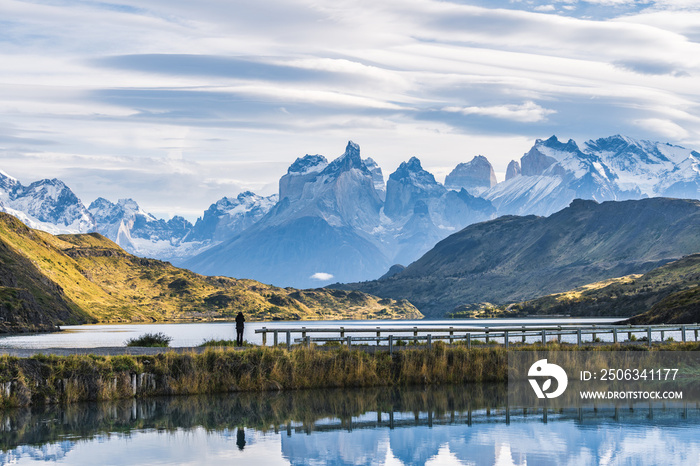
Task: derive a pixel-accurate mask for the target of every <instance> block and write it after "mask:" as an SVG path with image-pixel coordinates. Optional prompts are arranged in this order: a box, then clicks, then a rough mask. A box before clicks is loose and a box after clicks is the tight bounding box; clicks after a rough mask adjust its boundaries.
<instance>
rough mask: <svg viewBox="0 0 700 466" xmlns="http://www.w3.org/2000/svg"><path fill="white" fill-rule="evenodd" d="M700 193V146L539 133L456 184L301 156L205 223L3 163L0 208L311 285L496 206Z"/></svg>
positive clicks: (211, 267) (405, 250)
mask: <svg viewBox="0 0 700 466" xmlns="http://www.w3.org/2000/svg"><path fill="white" fill-rule="evenodd" d="M658 196H668V197H678V198H691V199H699V198H700V154H699V153H698V152H695V151H693V150H689V149H685V148H682V147H679V146H674V145H670V144H665V143H658V142H650V141H637V140H633V139H630V138H626V137H623V136H612V137H608V138H603V139H597V140H591V141H588V142H586V143H585V144H584V145H583V146H582V147H579V146H578V145H577V144H576V143H575V142H574V141H573V140H569V141H568V142H566V143H564V142H561V141H559V140H558V139H557V138H556V137H554V136H552V137H551V138H549V139H547V140H537V141H536V142H535V144H534V146H533V147H532V148H531V149H530V150H529V151H528V152H527V153H525V154H524V155H523V156H522V157H521V158H520V160H519V161H516V160H513V161H511V163H510V164H509V165H508V169H507V172H506V180H505V181H503V182H501V183H497V180H496V177H495V173H494V170H493V167H492V166H491V163H490V162H489V161H488V159H487V158H486V157H484V156H476V157H474V158H473V159H472V160H471V161H469V162H465V163H460V164H459V165H457V167H455V169H454V170H453V171H452V172H451V173H450V174H449V175H448V176H447V178H446V180H445V184H444V185H443V184H441V183H439V182H437V181H436V180H435V177H434V176H433V175H432V174H431V173H429V172H427V171H426V170H425V169H424V168H423V167H422V164H421V161H420V160H419V159H418V158H416V157H413V158H411V159H409V160H408V161H406V162H403V163H402V164H401V165H400V166H399V167H398V168H397V169H396V171H395V172H393V173H391V174H390V175H389V177H388V179H387V181H386V184H385V183H384V177H383V174H382V170H381V168H380V167H379V166H378V165H377V164H376V162H374V160H372V159H371V158H364V159H363V158H362V157H361V156H360V148H359V146H358V145H357V144H354V143H352V142H350V143H348V145H347V147H346V150H345V152H344V153H343V154H342V155H341V156H340V157H338V158H336V159H335V160H332V161H330V162H329V161H328V160H327V159H326V157H324V156H322V155H306V156H304V157H300V158H298V159H297V160H296V161H295V162H294V163H293V164H292V165H291V166H290V167H289V169H288V171H287V173H286V174H285V175H284V176H283V177H282V178H281V179H280V181H279V193H278V194H277V195H274V196H269V197H261V196H258V195H256V194H254V193H250V192H245V193H242V194H239V195H238V196H237V197H235V198H229V197H224V198H222V199H220V200H219V201H217V202H215V203H214V204H212V205H211V206H210V207H209V208H208V209H207V210H206V211H205V212H204V213H203V214H202V216H201V217H200V218H199V219H198V220H197V221H196V222H195V223H194V224H192V223H190V222H188V221H187V220H185V219H184V218H182V217H178V216H176V217H173V218H172V219H170V220H167V221H166V220H163V219H157V218H155V217H154V216H153V215H150V214H149V213H147V212H145V211H143V210H142V209H141V208H140V207H139V206H138V204H137V203H136V202H135V201H133V200H131V199H121V200H119V201H117V203H113V202H111V201H109V200H107V199H104V198H99V199H97V200H95V201H94V202H92V203H91V204H90V205H89V207H85V206H84V205H83V203H82V202H81V201H80V200H79V199H78V198H77V197H76V196H75V194H74V193H73V192H72V191H71V190H70V188H68V187H67V186H66V185H65V184H64V183H63V182H61V181H60V180H56V179H53V180H41V181H36V182H34V183H32V184H30V185H29V186H26V187H25V186H23V185H21V184H20V183H19V182H18V181H17V180H15V179H13V178H12V177H10V176H8V175H6V174H4V173H2V172H0V210H2V211H5V212H8V213H10V214H12V215H15V216H16V217H18V218H20V219H21V220H22V221H23V222H25V223H27V224H28V225H29V226H31V227H33V228H38V229H42V230H45V231H48V232H50V233H54V234H57V233H84V232H90V231H97V232H100V233H102V234H104V235H105V236H107V237H108V238H110V239H112V240H113V241H115V242H116V243H117V244H119V245H120V246H121V247H123V248H124V249H126V250H127V251H129V252H131V253H134V254H137V255H139V256H145V257H154V258H158V259H162V260H168V261H171V262H173V263H175V264H178V265H184V266H187V267H190V268H192V269H193V270H194V271H196V272H201V273H207V274H213V275H231V276H238V277H246V278H254V279H257V280H260V281H263V282H266V283H274V284H276V285H282V286H296V287H313V286H319V285H325V284H328V283H331V282H335V281H341V282H348V281H360V280H367V279H373V278H377V277H380V276H382V275H383V274H385V273H387V271H388V270H389V269H390V267H391V266H392V265H393V264H403V265H408V264H410V263H411V262H413V261H415V260H416V259H418V258H419V257H421V255H422V254H424V253H425V252H427V251H428V250H430V249H431V248H432V247H433V246H434V245H435V244H436V243H437V242H438V241H440V240H442V239H444V238H446V237H447V236H449V235H450V234H453V233H455V232H457V231H459V230H461V229H462V228H464V227H466V226H468V225H472V224H474V223H478V222H482V221H486V220H491V219H494V218H496V217H498V216H502V215H508V214H516V215H529V214H535V215H550V214H552V213H554V212H558V211H560V210H562V209H564V208H565V207H567V206H568V205H569V204H570V203H571V202H572V201H573V200H574V199H577V198H580V199H590V200H595V201H597V202H604V201H608V200H615V201H623V200H628V199H642V198H646V197H658Z"/></svg>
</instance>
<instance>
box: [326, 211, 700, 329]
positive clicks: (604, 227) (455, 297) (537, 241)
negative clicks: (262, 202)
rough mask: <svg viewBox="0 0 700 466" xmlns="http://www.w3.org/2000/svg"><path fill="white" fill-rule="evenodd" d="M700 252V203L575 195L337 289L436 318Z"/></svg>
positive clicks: (473, 230)
mask: <svg viewBox="0 0 700 466" xmlns="http://www.w3.org/2000/svg"><path fill="white" fill-rule="evenodd" d="M698 251H700V201H697V200H683V199H669V198H653V199H643V200H634V201H624V202H604V203H602V204H598V203H597V202H595V201H584V200H575V201H573V202H572V203H571V205H570V206H569V207H567V208H566V209H563V210H561V211H560V212H557V213H555V214H553V215H550V216H549V217H536V216H534V215H530V216H525V217H518V216H503V217H500V218H498V219H496V220H491V221H488V222H483V223H479V224H476V225H471V226H469V227H467V228H465V229H464V230H462V231H460V232H458V233H455V234H453V235H451V236H450V237H448V238H446V239H444V240H442V241H440V242H439V243H438V244H437V245H436V246H435V247H434V248H433V249H431V250H430V251H429V252H428V253H426V254H425V255H424V256H423V257H421V258H420V259H419V260H417V261H415V262H414V263H413V264H411V265H409V266H408V267H407V268H405V269H404V270H402V271H399V272H398V273H396V274H394V275H392V276H390V277H387V278H383V279H381V280H375V281H369V282H362V283H351V284H345V285H337V286H338V287H339V288H342V289H357V290H362V291H364V292H366V293H371V294H374V295H377V296H381V297H391V298H393V299H399V298H402V299H408V300H409V301H411V302H412V303H413V304H414V305H415V306H416V307H418V309H420V310H421V312H423V313H424V314H425V315H427V316H430V317H438V316H443V315H445V314H446V313H447V312H450V311H452V310H453V309H455V307H457V306H459V305H463V304H468V303H480V302H491V303H494V304H503V303H508V302H517V301H523V300H527V299H532V298H536V297H539V296H543V295H546V294H551V293H559V292H564V291H568V290H571V289H573V288H576V287H578V286H581V285H585V284H588V283H591V282H596V281H600V280H604V279H608V278H612V277H621V276H624V275H629V274H639V273H645V272H648V271H650V270H652V269H654V268H656V267H659V266H661V265H663V264H665V263H667V262H669V261H671V260H675V259H679V258H681V257H683V256H685V255H689V254H693V253H697V252H698ZM642 310H643V309H640V310H639V312H641V311H642Z"/></svg>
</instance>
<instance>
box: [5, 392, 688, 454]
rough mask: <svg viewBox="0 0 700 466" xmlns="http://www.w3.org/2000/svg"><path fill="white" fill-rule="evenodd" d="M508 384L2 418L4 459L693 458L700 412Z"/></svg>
mask: <svg viewBox="0 0 700 466" xmlns="http://www.w3.org/2000/svg"><path fill="white" fill-rule="evenodd" d="M506 395H507V393H506V387H505V386H504V385H475V386H448V387H437V388H427V389H423V388H409V389H387V388H378V389H363V390H325V391H320V390H313V391H311V390H309V391H298V392H281V393H259V394H234V395H230V394H226V395H220V396H207V397H179V398H158V399H149V400H140V401H134V400H129V401H122V402H116V403H90V404H88V403H85V404H79V405H71V406H67V407H65V408H61V407H59V406H49V407H43V408H32V409H21V410H12V411H7V412H5V413H2V414H0V438H1V441H0V448H1V449H2V452H1V453H0V463H2V464H8V463H17V464H30V463H36V462H42V463H43V462H58V463H70V464H120V465H123V464H134V463H138V464H202V463H206V464H230V463H231V462H233V461H235V462H237V463H238V464H250V463H254V464H256V465H262V464H295V465H296V464H299V465H305V464H449V463H452V464H552V465H554V464H566V463H576V464H600V463H610V464H617V463H629V464H659V463H663V464H698V463H700V436H699V435H698V432H699V428H700V409H699V408H698V406H697V405H696V404H692V405H688V404H683V403H680V404H676V405H673V406H672V405H669V406H667V407H658V408H657V407H655V408H653V409H651V408H649V407H648V406H647V407H645V406H639V405H635V406H631V407H630V406H617V407H616V406H613V405H599V406H597V407H595V408H594V407H592V406H591V407H586V408H580V409H579V408H571V409H567V408H557V409H556V410H548V411H543V410H542V409H523V408H519V407H518V408H516V407H511V406H508V405H507V396H506Z"/></svg>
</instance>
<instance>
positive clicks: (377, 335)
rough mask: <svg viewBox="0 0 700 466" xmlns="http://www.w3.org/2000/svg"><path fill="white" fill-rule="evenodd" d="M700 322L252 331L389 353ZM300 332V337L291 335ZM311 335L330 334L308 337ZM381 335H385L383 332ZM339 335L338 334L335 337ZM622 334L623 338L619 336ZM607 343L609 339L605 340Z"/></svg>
mask: <svg viewBox="0 0 700 466" xmlns="http://www.w3.org/2000/svg"><path fill="white" fill-rule="evenodd" d="M699 331H700V325H699V324H688V325H678V324H667V325H645V326H639V325H634V326H633V325H576V324H570V325H547V326H541V325H533V326H528V325H521V326H492V327H487V326H484V327H477V326H452V327H437V326H423V327H417V326H414V327H394V328H392V327H342V326H340V327H308V328H307V327H301V328H299V327H289V328H267V327H263V328H261V329H257V330H255V333H260V334H262V344H263V346H267V337H268V334H270V333H271V334H272V337H273V340H272V344H273V345H274V346H277V345H278V344H280V341H281V339H280V336H283V337H284V342H286V344H287V348H291V346H292V344H294V343H302V344H305V345H307V346H310V345H311V343H312V342H313V343H322V344H323V343H329V342H336V343H340V344H344V345H347V346H348V347H351V346H352V345H353V343H355V344H367V343H371V342H374V343H375V344H376V345H377V346H379V345H382V344H385V345H387V346H388V347H389V352H393V349H394V346H395V345H397V344H401V343H402V342H403V343H405V342H409V341H410V342H413V343H415V344H417V343H418V342H425V343H426V344H427V345H428V347H430V346H431V345H432V342H433V341H434V340H447V341H449V343H450V344H452V343H455V342H460V341H462V342H464V343H465V344H466V345H467V347H469V348H471V345H472V342H475V341H480V340H484V342H485V343H490V342H496V343H501V344H503V345H504V346H505V347H506V348H508V347H509V346H510V344H511V343H513V342H514V340H515V341H519V342H520V343H527V342H528V341H529V342H530V343H534V342H538V343H540V342H541V343H543V344H546V343H547V342H548V341H550V340H552V339H556V340H557V341H558V342H560V343H561V342H562V337H564V336H570V337H575V340H576V344H577V345H578V346H581V345H583V344H584V343H597V342H599V340H598V338H599V335H611V336H612V343H618V342H621V341H622V338H624V336H625V335H626V336H627V340H628V341H639V342H646V343H647V345H648V346H651V345H652V342H654V336H656V337H657V340H656V341H658V342H663V341H665V340H666V338H665V336H666V334H668V333H670V332H676V333H677V332H680V334H681V340H680V341H682V342H684V343H685V342H687V341H698V332H699ZM366 333H372V334H374V336H354V335H353V334H366ZM295 334H300V335H301V336H300V337H299V338H295V337H293V335H295ZM311 334H330V336H329V335H318V336H311ZM382 334H384V335H382ZM334 335H338V336H334ZM638 335H639V336H638ZM621 336H622V337H621ZM608 343H610V342H608Z"/></svg>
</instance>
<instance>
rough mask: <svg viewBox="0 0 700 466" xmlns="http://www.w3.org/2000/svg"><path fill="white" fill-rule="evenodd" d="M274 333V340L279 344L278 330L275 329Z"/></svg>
mask: <svg viewBox="0 0 700 466" xmlns="http://www.w3.org/2000/svg"><path fill="white" fill-rule="evenodd" d="M273 335H274V338H273V340H274V342H275V346H277V343H278V340H277V338H278V337H277V330H275V331H274V332H273Z"/></svg>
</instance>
